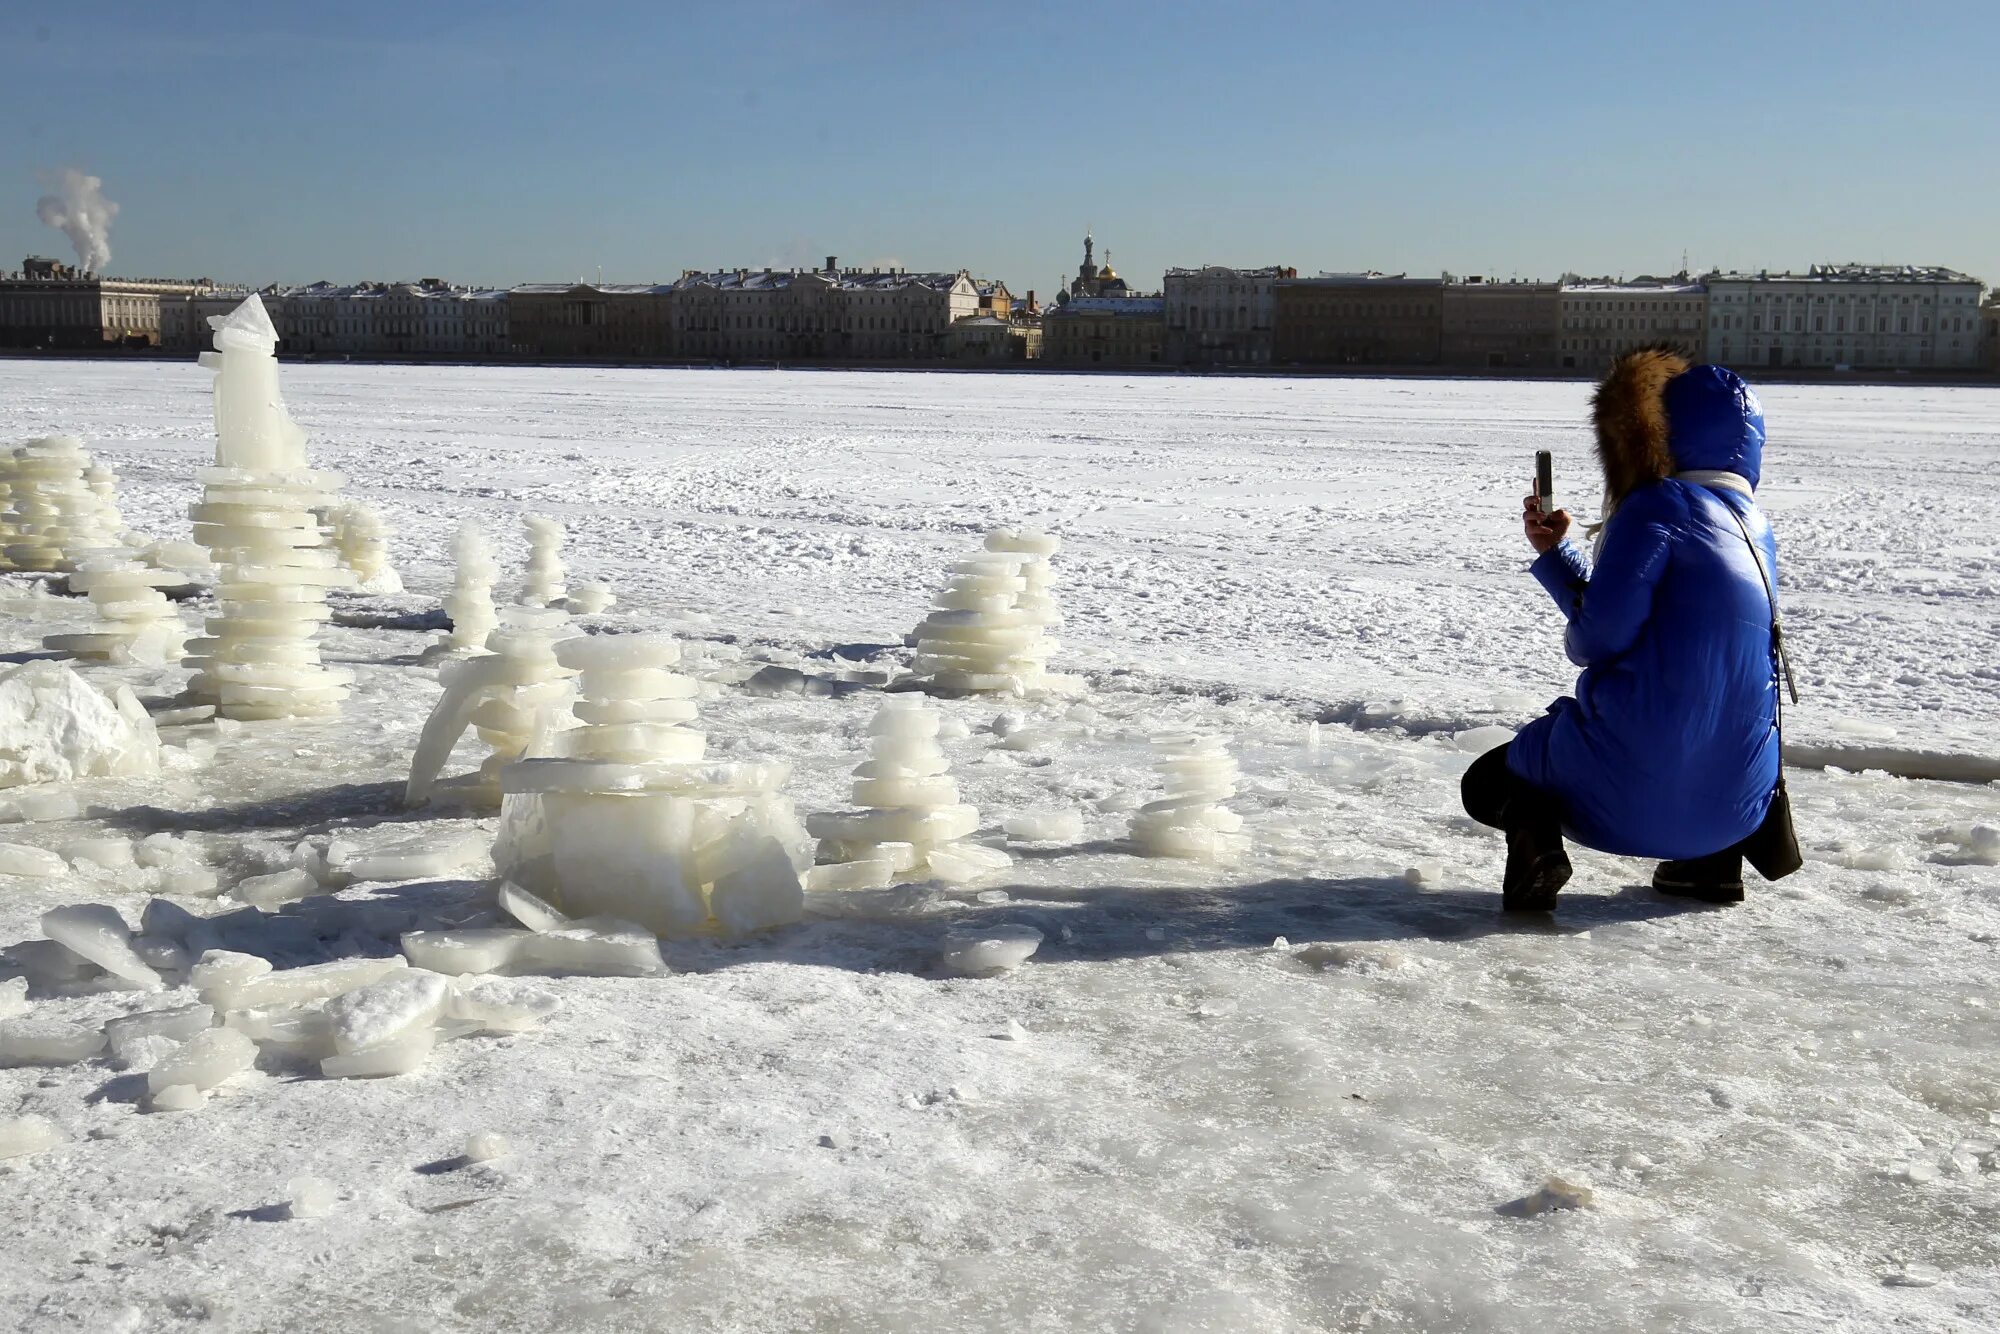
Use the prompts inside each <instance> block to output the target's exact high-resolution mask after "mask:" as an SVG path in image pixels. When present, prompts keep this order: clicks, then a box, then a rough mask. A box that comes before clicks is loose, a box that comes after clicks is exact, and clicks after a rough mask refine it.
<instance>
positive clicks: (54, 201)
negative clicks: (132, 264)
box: [35, 167, 118, 273]
mask: <svg viewBox="0 0 2000 1334" xmlns="http://www.w3.org/2000/svg"><path fill="white" fill-rule="evenodd" d="M42 184H43V185H45V186H48V187H49V188H50V189H51V190H52V192H53V193H50V194H45V195H43V196H42V198H41V202H40V203H38V204H36V205H35V213H36V215H37V216H39V217H40V218H41V220H42V221H43V222H45V223H47V224H48V225H49V226H51V227H54V228H56V229H58V230H59V231H61V232H62V233H63V234H64V235H66V236H68V237H69V243H70V244H71V245H73V246H75V247H76V262H77V263H79V264H81V265H82V266H83V267H84V268H86V269H89V270H90V271H91V272H93V273H102V272H104V269H105V266H106V265H108V264H110V263H111V220H112V219H113V218H115V217H117V216H118V205H116V204H114V203H112V202H111V201H110V200H109V199H106V198H105V197H104V182H103V181H101V180H99V179H98V178H97V177H95V176H86V175H84V174H83V173H82V172H80V171H78V170H77V169H76V168H75V167H64V168H63V169H62V171H61V173H60V174H57V173H53V172H43V173H42Z"/></svg>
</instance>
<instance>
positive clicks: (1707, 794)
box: [1507, 350, 1779, 859]
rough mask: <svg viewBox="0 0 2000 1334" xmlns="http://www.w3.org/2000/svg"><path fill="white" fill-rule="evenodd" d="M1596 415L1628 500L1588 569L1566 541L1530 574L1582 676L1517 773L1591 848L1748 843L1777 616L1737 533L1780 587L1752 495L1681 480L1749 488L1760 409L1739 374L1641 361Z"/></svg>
mask: <svg viewBox="0 0 2000 1334" xmlns="http://www.w3.org/2000/svg"><path fill="white" fill-rule="evenodd" d="M1648 358H1650V360H1646V359H1648ZM1635 363H1637V364H1635ZM1621 370H1623V371H1624V372H1625V376H1624V378H1623V379H1622V380H1621V379H1620V378H1619V377H1620V374H1621ZM1596 411H1597V426H1598V447H1599V452H1600V454H1601V456H1602V458H1603V461H1604V464H1605V475H1606V478H1607V480H1608V481H1609V482H1610V484H1611V490H1612V494H1614V495H1619V494H1621V493H1622V495H1623V499H1621V500H1620V501H1619V502H1618V504H1617V508H1616V511H1615V513H1614V515H1613V517H1612V519H1611V522H1610V524H1609V526H1608V527H1607V528H1606V529H1605V531H1604V541H1603V545H1602V547H1601V549H1600V551H1599V556H1598V560H1597V564H1596V568H1595V569H1594V570H1593V569H1592V568H1591V566H1590V562H1589V561H1588V559H1587V558H1586V557H1585V556H1584V554H1583V552H1582V551H1581V550H1580V549H1579V548H1578V547H1576V546H1575V545H1573V544H1571V543H1569V542H1564V543H1563V544H1561V545H1560V546H1558V547H1556V548H1554V549H1553V550H1551V551H1549V552H1547V553H1546V554H1544V555H1543V556H1541V557H1540V558H1539V559H1538V560H1536V562H1535V563H1534V566H1533V570H1532V572H1533V574H1534V576H1535V578H1536V579H1537V580H1538V581H1539V582H1540V583H1541V585H1542V586H1543V587H1544V588H1546V589H1547V590H1548V591H1549V594H1550V596H1552V597H1553V598H1554V599H1555V600H1556V605H1557V606H1559V607H1561V608H1562V610H1563V614H1564V615H1566V616H1567V617H1569V633H1568V636H1567V639H1566V641H1565V646H1566V647H1567V649H1568V651H1569V656H1570V660H1571V661H1572V662H1574V663H1576V664H1577V665H1578V666H1579V667H1582V668H1583V669H1584V671H1583V675H1582V676H1581V677H1579V678H1578V680H1577V683H1576V695H1575V697H1574V698H1570V697H1567V696H1566V697H1564V698H1562V699H1559V700H1557V701H1556V702H1555V703H1554V704H1553V705H1551V706H1550V707H1549V711H1548V712H1547V713H1546V714H1545V715H1543V716H1542V717H1540V718H1537V719H1536V720H1535V721H1534V722H1532V723H1530V724H1529V725H1528V726H1527V727H1525V728H1523V729H1522V730H1521V733H1520V735H1519V737H1518V738H1517V739H1516V740H1515V741H1514V743H1513V744H1512V746H1511V747H1509V749H1508V752H1507V764H1508V768H1509V769H1510V770H1512V771H1513V772H1514V773H1515V774H1516V775H1518V776H1519V777H1521V778H1523V779H1525V780H1526V781H1527V782H1529V783H1531V784H1533V785H1534V786H1535V787H1537V788H1540V789H1542V790H1543V791H1545V792H1547V793H1550V794H1552V795H1553V796H1555V797H1556V798H1557V799H1558V800H1559V801H1560V802H1561V804H1562V808H1563V814H1564V819H1563V828H1564V832H1565V833H1567V834H1568V835H1569V836H1570V837H1572V838H1574V839H1575V840H1576V841H1577V842H1579V843H1582V844H1584V845H1585V846H1586V847H1592V848H1598V849H1600V850H1602V851H1605V852H1611V853H1619V854H1623V855H1626V856H1634V857H1656V858H1675V859H1681V858H1691V857H1700V856H1706V855H1707V854H1709V853H1712V852H1720V851H1722V850H1724V849H1726V848H1728V847H1731V846H1732V845H1734V844H1735V843H1737V842H1738V841H1740V840H1742V839H1744V838H1747V837H1748V836H1749V835H1750V834H1751V833H1753V832H1755V830H1756V829H1757V827H1758V826H1759V825H1760V824H1761V823H1763V820H1764V815H1765V812H1766V811H1767V810H1768V809H1769V808H1770V804H1771V798H1772V794H1773V792H1774V790H1775V789H1776V787H1777V782H1778V765H1779V754H1778V749H1779V748H1778V722H1777V710H1778V687H1777V679H1776V672H1775V666H1774V657H1773V652H1772V644H1771V603H1770V599H1769V596H1768V595H1767V594H1766V592H1765V583H1764V575H1763V574H1762V573H1761V572H1760V571H1759V570H1758V568H1757V565H1756V564H1755V562H1754V559H1753V557H1752V554H1751V549H1750V545H1749V543H1747V542H1745V541H1744V536H1743V531H1742V530H1740V529H1739V528H1738V527H1737V522H1736V520H1737V518H1739V517H1740V518H1741V519H1742V521H1743V523H1744V525H1745V527H1747V529H1748V531H1749V534H1750V537H1751V539H1752V540H1754V541H1755V542H1757V543H1758V545H1759V546H1760V547H1761V548H1762V554H1763V557H1764V568H1765V569H1766V570H1768V571H1769V572H1770V577H1771V579H1772V580H1773V581H1775V580H1776V578H1777V568H1778V567H1777V547H1776V544H1775V543H1774V541H1773V539H1772V535H1771V529H1770V525H1769V524H1768V523H1766V522H1765V520H1764V516H1763V515H1762V514H1761V513H1760V512H1759V511H1758V509H1757V506H1756V504H1755V503H1754V502H1753V501H1752V500H1751V499H1750V497H1749V496H1746V495H1742V494H1739V493H1736V492H1732V491H1730V490H1727V489H1725V488H1723V487H1720V486H1713V485H1701V484H1698V483H1695V482H1690V481H1686V480H1676V479H1675V478H1674V477H1673V475H1672V474H1675V473H1686V472H1690V471H1698V470H1699V471H1715V472H1725V473H1733V474H1735V476H1737V477H1740V478H1742V479H1743V480H1744V481H1745V482H1747V483H1749V485H1750V487H1752V488H1754V487H1755V486H1756V484H1757V480H1758V473H1759V469H1760V465H1761V462H1762V456H1763V446H1764V416H1763V410H1762V408H1761V406H1760V405H1759V404H1758V402H1757V397H1756V395H1755V394H1754V393H1752V392H1751V390H1750V387H1749V386H1748V385H1746V384H1745V383H1744V382H1743V381H1742V380H1741V379H1739V378H1738V377H1737V376H1736V375H1734V374H1733V373H1731V372H1730V371H1727V370H1724V369H1722V368H1721V367H1719V366H1697V367H1693V368H1691V369H1689V368H1687V366H1686V363H1685V362H1683V361H1681V360H1680V359H1679V358H1678V357H1675V356H1673V355H1672V354H1670V353H1666V352H1664V351H1659V350H1649V351H1648V352H1645V353H1634V354H1630V355H1629V356H1628V357H1626V358H1624V359H1621V362H1620V367H1619V368H1615V369H1614V370H1613V372H1612V375H1611V377H1610V378H1607V380H1606V382H1605V385H1604V387H1603V388H1601V389H1600V390H1599V392H1598V398H1597V403H1596ZM1621 483H1622V485H1621ZM1627 487H1629V489H1626V488H1627ZM1732 516H1734V517H1732Z"/></svg>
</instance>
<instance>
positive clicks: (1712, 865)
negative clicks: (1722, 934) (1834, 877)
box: [1458, 742, 1798, 879]
mask: <svg viewBox="0 0 2000 1334" xmlns="http://www.w3.org/2000/svg"><path fill="white" fill-rule="evenodd" d="M1508 744H1509V745H1511V744H1513V743H1512V742H1509V743H1508ZM1458 790H1459V796H1460V797H1461V799H1463V801H1464V802H1465V813H1466V814H1467V815H1469V816H1471V817H1472V818H1473V819H1475V820H1477V821H1479V823H1481V824H1483V825H1490V826H1492V827H1493V828H1495V829H1506V828H1508V827H1509V826H1510V825H1515V826H1521V825H1526V824H1529V823H1536V824H1539V825H1540V826H1541V831H1540V832H1541V833H1542V834H1543V836H1544V837H1546V836H1547V833H1548V830H1549V827H1550V826H1551V825H1552V826H1553V827H1554V829H1555V831H1556V833H1557V835H1558V836H1560V832H1561V829H1562V810H1561V807H1560V806H1559V805H1558V804H1557V802H1556V800H1555V799H1554V798H1553V797H1551V796H1549V795H1548V793H1546V792H1543V791H1542V790H1541V789H1540V788H1538V787H1535V786H1533V785H1532V784H1530V783H1527V782H1525V781H1523V780H1522V779H1521V778H1520V777H1518V776H1517V775H1516V774H1515V773H1514V771H1513V770H1512V769H1509V768H1508V767H1507V746H1496V747H1494V748H1493V749H1492V750H1489V751H1487V752H1486V753H1485V754H1484V755H1481V756H1480V757H1479V758H1478V759H1476V760H1474V761H1473V762H1472V767H1471V768H1470V769H1467V770H1466V771H1465V777H1464V778H1463V779H1462V780H1460V782H1459V789H1458ZM1789 809H1790V808H1789V807H1781V806H1780V805H1779V804H1778V803H1776V802H1773V803H1772V806H1771V809H1770V811H1769V812H1768V813H1767V814H1766V815H1765V817H1764V823H1763V824H1762V825H1761V826H1759V827H1758V829H1757V831H1756V832H1755V833H1753V834H1751V835H1750V837H1748V838H1746V839H1744V840H1743V841H1742V842H1741V843H1738V844H1736V845H1735V846H1734V847H1728V848H1724V849H1723V850H1722V851H1720V852H1716V853H1711V854H1710V855H1709V856H1707V857H1702V858H1698V859H1695V860H1696V861H1698V862H1700V863H1703V864H1704V865H1703V868H1702V869H1703V870H1704V871H1708V872H1712V873H1714V874H1717V875H1722V874H1725V873H1726V874H1727V875H1730V876H1733V875H1736V874H1740V871H1741V866H1740V861H1739V860H1736V859H1741V858H1744V857H1747V858H1749V860H1750V863H1751V865H1753V866H1756V867H1758V868H1759V869H1760V870H1762V869H1763V868H1764V867H1765V866H1772V867H1773V868H1774V869H1775V868H1777V867H1779V866H1782V867H1783V869H1779V870H1777V876H1784V875H1789V874H1791V872H1792V871H1793V870H1795V869H1797V865H1798V862H1797V854H1796V851H1792V852H1791V853H1789V860H1788V854H1787V853H1786V851H1785V849H1786V846H1787V845H1788V844H1791V843H1792V840H1793V835H1792V832H1791V820H1790V815H1789ZM1767 874H1768V873H1767ZM1777 876H1772V877H1771V878H1773V879H1775V878H1777Z"/></svg>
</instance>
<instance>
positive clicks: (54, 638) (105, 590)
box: [42, 548, 187, 666]
mask: <svg viewBox="0 0 2000 1334" xmlns="http://www.w3.org/2000/svg"><path fill="white" fill-rule="evenodd" d="M186 582H187V576H186V575H184V574H181V573H180V572H178V571H175V570H160V569H155V568H153V567H151V566H149V565H147V564H146V563H145V562H144V561H142V560H139V559H138V558H137V556H136V555H134V554H132V553H131V551H130V549H129V548H104V549H101V550H98V551H95V552H92V553H91V554H89V555H87V556H85V557H83V558H82V560H80V561H79V562H78V564H77V569H76V572H75V573H74V574H72V575H70V579H69V586H70V591H72V592H75V593H87V594H89V595H90V601H91V605H92V606H93V607H94V608H96V611H97V615H98V619H99V621H100V622H101V623H102V628H101V629H97V630H92V631H87V632H84V633H81V634H68V635H50V636H48V637H47V638H46V639H44V640H43V641H42V644H43V646H44V647H46V648H51V649H54V650H56V651H57V652H59V653H69V654H72V655H74V656H76V657H79V658H90V659H95V660H98V661H101V662H114V663H140V664H145V665H148V666H159V665H164V664H167V663H176V662H179V661H180V660H181V654H182V653H183V652H185V651H186V641H187V627H186V626H184V625H183V624H182V623H181V618H180V613H179V612H177V611H176V610H175V609H174V604H173V603H172V602H170V601H168V600H167V597H166V595H165V594H164V593H162V592H161V591H160V590H161V589H163V588H175V587H179V586H180V585H182V584H184V583H186Z"/></svg>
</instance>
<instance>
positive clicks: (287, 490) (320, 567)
mask: <svg viewBox="0 0 2000 1334" xmlns="http://www.w3.org/2000/svg"><path fill="white" fill-rule="evenodd" d="M195 478H196V480H197V481H199V482H201V483H202V484H203V491H202V499H201V503H200V504H197V505H195V506H193V507H192V508H191V509H190V510H189V514H190V515H191V516H192V517H193V519H194V536H195V540H196V541H197V542H200V543H201V544H202V545H204V546H206V547H207V548H208V549H209V553H210V554H211V555H212V556H213V558H214V560H215V563H216V567H217V573H216V586H215V600H216V614H215V615H213V616H210V617H209V618H208V634H207V635H206V636H205V637H203V638H200V639H195V640H192V641H190V642H189V644H188V652H189V656H188V658H187V659H186V660H185V665H186V666H188V667H190V668H192V669H193V670H194V673H195V675H194V676H193V677H192V678H191V679H190V680H189V682H188V693H189V695H190V696H191V697H193V698H194V699H196V700H198V701H200V702H203V703H209V704H213V705H215V706H216V709H217V711H218V712H219V713H221V714H222V716H224V717H226V718H239V719H256V718H294V717H300V718H310V717H323V716H326V715H329V714H334V713H338V712H339V711H340V704H341V701H342V700H343V699H345V698H346V696H347V687H348V685H349V684H350V683H351V682H352V680H353V676H352V674H351V673H348V672H343V671H337V670H335V669H332V668H329V667H326V666H323V665H322V664H321V662H320V656H319V644H318V643H317V642H316V641H317V636H318V634H319V631H320V627H321V626H323V625H324V624H326V623H327V622H328V621H330V620H332V619H333V613H332V612H331V611H330V610H329V609H328V608H327V605H326V597H327V593H328V591H329V590H330V589H334V588H343V587H346V586H347V585H349V584H352V583H353V582H354V572H353V571H352V570H349V569H346V568H345V567H343V566H342V565H341V564H340V558H339V555H338V554H337V553H336V552H335V551H334V550H333V549H332V548H331V547H329V546H328V545H326V540H325V536H324V534H323V532H322V531H321V529H320V526H319V520H318V519H317V517H315V515H314V514H313V507H314V506H315V505H316V504H318V503H320V502H321V501H322V500H323V499H324V498H325V496H326V494H327V493H328V492H329V491H331V490H333V489H334V488H336V487H338V486H339V485H340V482H341V478H340V475H339V474H337V473H331V472H315V471H313V470H311V469H306V468H299V469H275V468H231V467H214V468H202V469H199V470H197V471H196V473H195Z"/></svg>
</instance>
